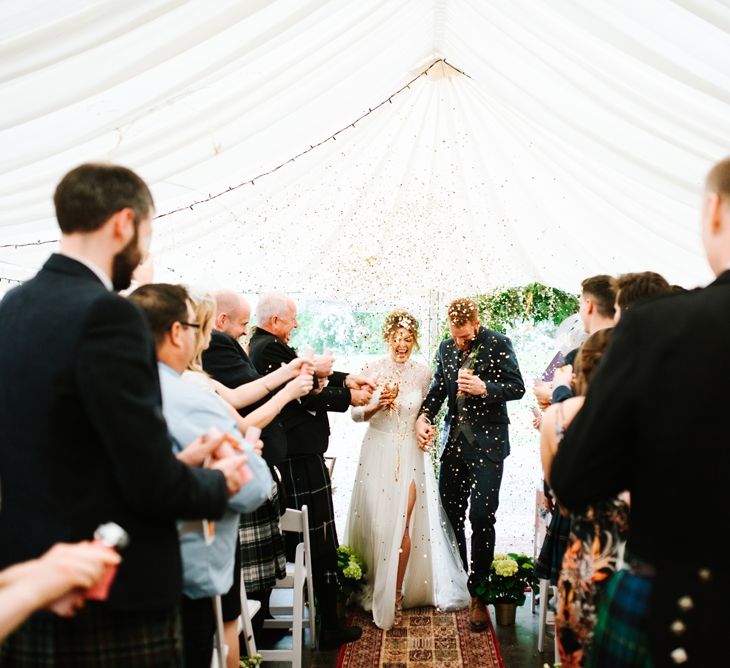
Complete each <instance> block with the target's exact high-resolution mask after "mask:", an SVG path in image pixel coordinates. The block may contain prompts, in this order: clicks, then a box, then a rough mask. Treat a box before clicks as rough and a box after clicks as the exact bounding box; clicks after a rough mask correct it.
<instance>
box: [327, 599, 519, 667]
mask: <svg viewBox="0 0 730 668" xmlns="http://www.w3.org/2000/svg"><path fill="white" fill-rule="evenodd" d="M350 624H357V625H358V626H361V627H362V638H360V640H358V641H357V642H354V643H350V644H349V645H343V646H342V648H341V649H340V654H339V657H338V660H337V668H376V667H377V668H456V667H457V666H459V667H461V666H470V667H472V668H476V667H477V666H478V667H479V668H504V662H503V661H502V655H501V654H500V653H499V645H498V644H497V637H496V635H495V633H494V627H493V626H492V622H491V619H490V621H489V628H488V629H487V630H486V631H485V632H483V633H472V631H471V629H470V627H469V610H468V609H467V610H460V611H459V612H441V611H436V610H434V609H433V608H431V607H427V608H413V609H411V610H404V611H403V623H402V624H401V625H400V626H397V627H393V628H392V629H390V631H383V630H381V629H379V628H378V627H377V626H375V624H373V620H372V617H371V615H370V613H367V612H363V611H362V610H359V609H358V610H356V611H355V612H354V614H353V615H352V617H351V619H350Z"/></svg>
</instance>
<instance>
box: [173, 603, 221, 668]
mask: <svg viewBox="0 0 730 668" xmlns="http://www.w3.org/2000/svg"><path fill="white" fill-rule="evenodd" d="M180 611H181V613H182V623H183V653H184V655H185V668H210V662H211V659H212V657H213V639H214V637H215V614H214V612H213V599H212V598H196V599H193V598H188V597H187V596H185V595H184V594H183V597H182V602H181V605H180Z"/></svg>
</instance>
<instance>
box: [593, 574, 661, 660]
mask: <svg viewBox="0 0 730 668" xmlns="http://www.w3.org/2000/svg"><path fill="white" fill-rule="evenodd" d="M652 587H653V580H652V579H651V578H647V577H642V576H639V575H634V574H633V573H630V572H629V571H618V572H616V573H614V575H613V576H612V577H611V578H610V579H609V581H608V583H607V585H606V589H605V590H604V596H603V600H602V602H601V606H600V608H599V610H598V618H597V619H596V627H595V630H594V635H593V645H592V647H591V651H590V664H589V665H590V666H592V667H593V668H607V667H609V666H610V667H611V668H652V666H653V664H652V661H651V659H650V657H649V637H648V630H647V624H648V616H649V598H650V596H651V593H652Z"/></svg>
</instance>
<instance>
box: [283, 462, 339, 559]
mask: <svg viewBox="0 0 730 668" xmlns="http://www.w3.org/2000/svg"><path fill="white" fill-rule="evenodd" d="M277 468H278V469H279V471H280V473H281V482H282V484H283V485H284V489H285V491H286V494H287V500H286V501H287V506H288V507H289V508H295V509H297V510H300V509H301V507H302V506H307V512H308V515H309V539H310V545H311V548H312V557H313V558H316V557H325V561H326V562H327V563H328V564H329V563H330V562H331V561H332V560H333V559H335V560H336V555H335V553H336V551H337V547H338V546H339V543H338V541H337V531H336V529H335V510H334V507H333V505H332V483H331V482H330V475H329V471H328V470H327V466H326V465H325V463H324V457H323V456H322V455H321V454H311V455H297V456H296V457H290V458H288V459H285V460H284V461H283V462H282V463H281V464H280V465H279V466H278V467H277ZM302 540H303V538H302V535H301V534H298V535H297V536H296V537H295V535H294V534H291V538H290V537H289V535H287V537H286V550H287V558H288V559H289V560H290V561H294V550H295V549H296V546H297V544H298V543H299V542H301V541H302Z"/></svg>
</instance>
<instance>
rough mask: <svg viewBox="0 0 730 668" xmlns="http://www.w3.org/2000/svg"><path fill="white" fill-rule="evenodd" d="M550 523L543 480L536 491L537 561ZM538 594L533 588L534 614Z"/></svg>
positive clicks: (534, 554) (534, 556)
mask: <svg viewBox="0 0 730 668" xmlns="http://www.w3.org/2000/svg"><path fill="white" fill-rule="evenodd" d="M549 522H550V511H549V510H548V506H547V498H546V496H545V491H544V489H543V484H542V480H541V481H540V483H539V484H538V486H537V489H536V490H535V532H534V534H533V538H532V557H533V559H534V560H535V561H536V560H537V557H538V555H539V554H540V549H541V548H542V544H543V542H544V541H545V534H546V533H547V527H548V524H549ZM536 594H537V592H536V591H535V589H534V588H533V589H532V590H531V594H530V605H531V606H532V613H533V614H535V608H536V607H537V596H536Z"/></svg>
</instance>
